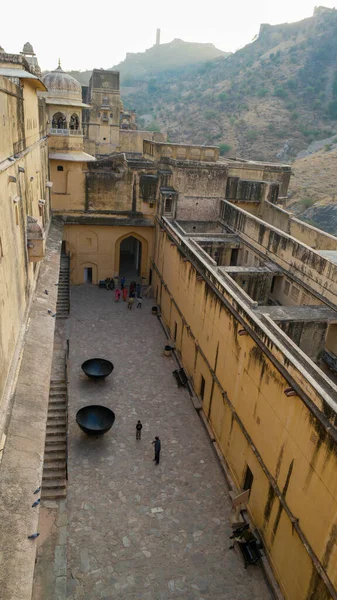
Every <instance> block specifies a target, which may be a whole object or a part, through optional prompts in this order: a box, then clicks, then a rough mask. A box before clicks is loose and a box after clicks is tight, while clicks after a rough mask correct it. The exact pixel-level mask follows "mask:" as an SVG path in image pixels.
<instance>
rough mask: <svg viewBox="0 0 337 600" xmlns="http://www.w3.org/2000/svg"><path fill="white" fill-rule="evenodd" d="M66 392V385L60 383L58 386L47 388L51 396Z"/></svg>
mask: <svg viewBox="0 0 337 600" xmlns="http://www.w3.org/2000/svg"><path fill="white" fill-rule="evenodd" d="M66 391H67V384H66V383H60V384H59V385H52V386H51V387H50V388H49V393H51V394H55V393H56V394H57V393H61V394H64V393H65V392H66Z"/></svg>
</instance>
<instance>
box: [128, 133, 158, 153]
mask: <svg viewBox="0 0 337 600" xmlns="http://www.w3.org/2000/svg"><path fill="white" fill-rule="evenodd" d="M144 140H149V141H155V142H166V140H167V134H166V133H157V132H153V131H139V130H137V129H136V130H135V129H120V131H119V150H120V152H139V153H140V154H142V152H143V142H144Z"/></svg>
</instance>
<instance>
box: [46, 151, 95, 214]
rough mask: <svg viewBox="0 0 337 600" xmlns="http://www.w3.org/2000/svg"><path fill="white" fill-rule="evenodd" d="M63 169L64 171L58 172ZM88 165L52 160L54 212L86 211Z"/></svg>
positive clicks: (51, 175) (51, 174)
mask: <svg viewBox="0 0 337 600" xmlns="http://www.w3.org/2000/svg"><path fill="white" fill-rule="evenodd" d="M58 167H59V168H61V167H62V168H63V171H60V170H58ZM86 171H87V163H81V162H72V161H68V160H63V161H62V160H50V177H51V180H52V182H53V187H52V208H53V210H54V211H65V212H67V211H74V210H85V174H86Z"/></svg>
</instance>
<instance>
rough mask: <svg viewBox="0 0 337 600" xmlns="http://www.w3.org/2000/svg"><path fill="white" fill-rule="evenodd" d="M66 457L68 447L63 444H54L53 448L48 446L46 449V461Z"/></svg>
mask: <svg viewBox="0 0 337 600" xmlns="http://www.w3.org/2000/svg"><path fill="white" fill-rule="evenodd" d="M65 455H66V445H65V443H62V444H52V445H51V446H47V447H46V448H45V449H44V460H45V461H51V460H56V459H57V460H58V459H61V458H63V457H64V456H65Z"/></svg>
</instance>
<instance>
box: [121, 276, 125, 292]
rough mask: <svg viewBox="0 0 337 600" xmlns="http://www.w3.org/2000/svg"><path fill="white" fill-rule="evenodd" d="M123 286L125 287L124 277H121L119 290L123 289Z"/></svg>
mask: <svg viewBox="0 0 337 600" xmlns="http://www.w3.org/2000/svg"><path fill="white" fill-rule="evenodd" d="M124 285H125V277H124V276H123V277H121V290H123V289H124Z"/></svg>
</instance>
